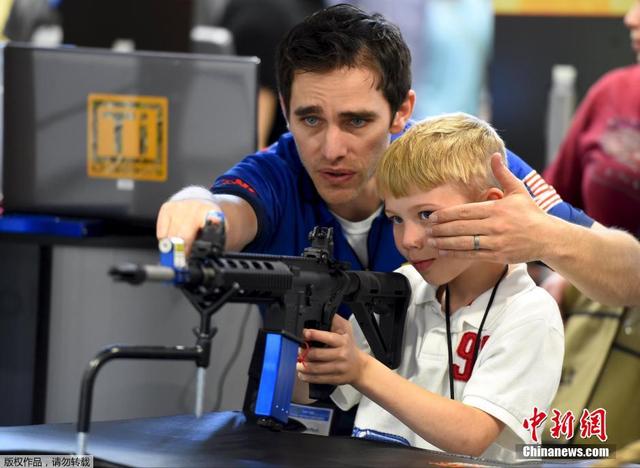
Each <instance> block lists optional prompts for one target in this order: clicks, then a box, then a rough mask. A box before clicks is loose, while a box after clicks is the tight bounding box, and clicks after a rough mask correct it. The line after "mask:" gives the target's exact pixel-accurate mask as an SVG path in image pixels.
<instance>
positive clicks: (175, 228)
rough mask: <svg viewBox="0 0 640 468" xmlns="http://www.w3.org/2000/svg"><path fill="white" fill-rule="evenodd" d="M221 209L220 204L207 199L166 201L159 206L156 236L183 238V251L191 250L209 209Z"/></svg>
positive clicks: (160, 237)
mask: <svg viewBox="0 0 640 468" xmlns="http://www.w3.org/2000/svg"><path fill="white" fill-rule="evenodd" d="M212 210H215V211H222V210H221V208H220V206H219V205H218V204H217V203H215V202H213V201H207V200H176V201H168V202H166V203H164V204H163V205H162V206H161V207H160V212H159V213H158V220H157V222H156V236H157V237H158V239H162V238H164V237H180V238H182V239H183V240H184V246H185V253H186V254H187V255H188V254H189V252H190V251H191V246H192V245H193V241H194V240H195V239H196V236H197V235H198V231H199V230H200V229H201V228H202V227H203V226H204V222H205V218H206V215H207V213H208V212H209V211H212Z"/></svg>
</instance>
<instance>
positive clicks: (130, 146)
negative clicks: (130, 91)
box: [87, 94, 169, 182]
mask: <svg viewBox="0 0 640 468" xmlns="http://www.w3.org/2000/svg"><path fill="white" fill-rule="evenodd" d="M87 115H88V122H87V174H88V175H89V177H103V178H111V179H133V180H148V181H156V182H162V181H165V180H167V143H168V142H167V134H168V126H169V101H168V99H167V98H166V97H160V96H124V95H116V94H90V95H89V97H88V99H87Z"/></svg>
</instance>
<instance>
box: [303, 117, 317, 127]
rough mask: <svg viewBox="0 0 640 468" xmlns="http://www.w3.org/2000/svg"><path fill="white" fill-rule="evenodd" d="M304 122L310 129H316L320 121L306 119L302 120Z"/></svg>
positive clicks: (311, 118)
mask: <svg viewBox="0 0 640 468" xmlns="http://www.w3.org/2000/svg"><path fill="white" fill-rule="evenodd" d="M302 120H303V121H304V123H305V124H307V125H308V126H309V127H315V126H316V125H318V122H320V120H319V119H318V118H317V117H311V116H309V117H305V118H304V119H302Z"/></svg>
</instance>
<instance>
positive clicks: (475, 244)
mask: <svg viewBox="0 0 640 468" xmlns="http://www.w3.org/2000/svg"><path fill="white" fill-rule="evenodd" d="M473 250H480V236H479V235H477V234H476V235H475V236H473Z"/></svg>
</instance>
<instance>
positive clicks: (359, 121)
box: [351, 117, 367, 128]
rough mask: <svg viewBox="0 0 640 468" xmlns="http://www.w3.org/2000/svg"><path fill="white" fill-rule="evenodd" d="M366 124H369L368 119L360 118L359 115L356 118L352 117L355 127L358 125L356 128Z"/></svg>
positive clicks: (352, 123)
mask: <svg viewBox="0 0 640 468" xmlns="http://www.w3.org/2000/svg"><path fill="white" fill-rule="evenodd" d="M366 124H367V121H366V120H365V119H360V118H357V117H356V118H353V119H351V125H352V126H353V127H356V128H362V127H364V126H365V125H366Z"/></svg>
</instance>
